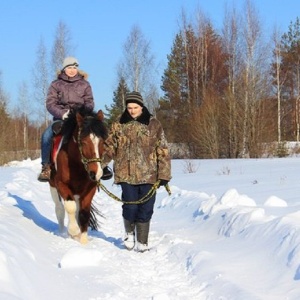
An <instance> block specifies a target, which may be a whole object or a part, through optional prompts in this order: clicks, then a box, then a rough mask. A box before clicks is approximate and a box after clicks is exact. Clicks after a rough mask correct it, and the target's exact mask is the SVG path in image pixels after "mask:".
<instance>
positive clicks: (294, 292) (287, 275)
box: [0, 158, 300, 300]
mask: <svg viewBox="0 0 300 300" xmlns="http://www.w3.org/2000/svg"><path fill="white" fill-rule="evenodd" d="M39 171H40V160H34V161H30V160H26V161H23V162H13V163H11V164H9V166H5V167H1V168H0V238H1V242H0V299H1V300H17V299H18V300H54V299H55V300H65V299H72V300H103V299H113V300H119V299H120V300H123V299H124V300H125V299H126V300H127V299H128V300H129V299H130V300H131V299H139V300H177V299H179V300H181V299H182V300H185V299H187V300H191V299H199V300H202V299H203V300H204V299H205V300H254V299H255V300H258V299H262V300H277V299H278V300H298V299H300V193H299V192H300V158H280V159H279V158H276V159H274V158H273V159H240V160H193V161H185V160H173V161H172V175H173V178H172V181H171V183H170V187H171V190H172V195H171V196H169V195H168V194H167V193H166V191H165V190H164V188H160V189H159V190H158V193H157V201H156V205H155V212H154V215H153V219H152V223H151V228H150V237H149V246H150V248H151V249H150V251H149V252H146V253H138V252H136V251H127V250H125V249H124V248H123V245H122V237H123V234H124V231H123V222H122V217H121V204H120V203H119V202H116V201H115V200H113V199H111V198H109V197H108V196H107V195H106V194H105V193H104V192H103V191H100V192H98V193H97V194H96V196H95V199H94V203H95V204H96V206H97V208H98V209H99V210H100V211H101V212H102V214H103V217H102V218H101V219H100V222H101V228H100V230H99V231H98V232H95V231H90V232H89V239H90V242H89V244H88V245H85V246H83V245H80V244H79V243H78V242H76V241H74V240H72V239H70V238H69V237H68V236H67V235H66V234H64V235H59V234H58V231H57V229H58V226H57V221H56V217H55V212H54V205H53V202H52V200H51V197H50V193H49V186H48V184H47V183H40V182H38V181H37V180H36V177H37V175H38V172H39ZM189 171H192V172H189ZM104 183H105V185H106V187H107V188H108V189H109V190H110V191H111V192H113V193H115V194H116V195H118V196H120V188H119V187H118V186H115V185H113V181H112V180H109V181H106V182H104Z"/></svg>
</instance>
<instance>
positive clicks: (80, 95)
mask: <svg viewBox="0 0 300 300" xmlns="http://www.w3.org/2000/svg"><path fill="white" fill-rule="evenodd" d="M78 66H79V63H78V60H77V59H76V58H74V57H66V58H65V59H64V62H63V66H62V69H61V70H60V71H59V72H58V75H57V79H56V80H54V81H53V82H52V83H51V85H50V87H49V90H48V94H47V99H46V107H47V110H48V112H49V113H50V114H51V115H52V116H53V121H54V122H53V123H52V124H51V125H50V126H49V127H48V128H46V130H45V131H44V133H43V135H42V141H41V151H42V155H41V158H42V171H41V173H40V174H39V176H38V180H39V181H41V182H47V181H49V178H50V173H51V168H50V166H51V158H50V156H51V145H52V139H53V134H54V133H53V128H54V127H55V124H56V125H58V123H59V122H61V120H64V119H65V118H67V117H68V114H69V112H70V111H71V110H73V109H75V108H78V107H81V106H84V107H86V108H88V109H91V110H93V109H94V98H93V93H92V88H91V85H90V83H89V82H88V81H87V77H88V76H87V74H86V73H85V72H83V71H81V70H78Z"/></svg>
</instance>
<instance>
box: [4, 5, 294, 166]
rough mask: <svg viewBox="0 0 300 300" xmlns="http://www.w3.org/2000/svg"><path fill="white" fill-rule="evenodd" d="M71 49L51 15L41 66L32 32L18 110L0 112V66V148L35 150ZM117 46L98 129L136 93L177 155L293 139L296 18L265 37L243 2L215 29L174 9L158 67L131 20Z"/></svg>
mask: <svg viewBox="0 0 300 300" xmlns="http://www.w3.org/2000/svg"><path fill="white" fill-rule="evenodd" d="M73 50H74V49H73V48H72V42H71V36H70V31H69V29H68V28H67V26H66V24H64V23H63V22H60V23H59V25H58V27H57V31H56V36H55V39H54V43H53V48H52V51H51V60H50V66H51V68H50V69H49V68H47V65H48V64H49V62H48V61H47V55H46V54H47V49H46V47H45V46H44V43H43V39H41V41H40V43H39V45H38V47H37V52H36V57H37V64H36V65H35V66H34V68H33V69H34V71H33V74H32V75H33V82H34V87H33V91H34V96H33V97H29V92H28V87H27V85H26V83H24V84H22V85H21V86H20V89H19V101H20V102H19V103H20V104H21V107H22V109H21V110H16V111H14V112H13V113H9V112H8V109H7V103H8V101H9V98H8V96H7V94H6V92H5V90H4V88H3V85H2V84H1V76H2V75H4V74H1V73H0V121H1V124H2V128H5V129H6V130H2V132H1V133H0V134H1V135H2V139H0V141H1V142H0V153H7V152H9V151H10V152H18V151H23V153H24V156H25V157H26V155H29V154H28V153H29V152H28V151H35V150H37V149H39V147H40V135H41V132H42V130H43V129H44V128H45V126H47V124H48V122H49V115H48V113H47V111H46V108H45V100H46V94H47V89H48V86H49V84H50V82H49V78H53V77H54V74H55V72H56V70H57V69H59V66H60V65H61V63H62V61H63V58H64V57H65V56H67V55H69V54H70V53H72V51H73ZM122 50H123V53H122V59H121V60H120V63H119V65H118V68H117V74H116V77H117V85H116V88H115V90H114V92H113V95H112V104H111V105H110V106H109V107H108V106H106V120H107V124H108V126H110V124H111V123H112V122H113V121H115V120H116V119H117V118H118V116H119V115H120V114H121V113H122V111H123V110H124V109H125V94H126V93H127V92H128V91H131V90H137V91H139V92H141V93H142V95H143V96H144V99H145V102H146V105H147V106H148V108H149V109H150V111H151V112H152V113H153V114H154V115H155V116H156V117H157V118H158V119H159V120H160V121H161V122H162V124H163V127H164V129H165V133H166V136H167V139H168V141H169V142H170V144H172V145H180V147H181V149H182V150H183V153H181V157H185V158H239V157H261V156H262V155H266V153H267V155H277V156H284V155H285V153H286V148H285V144H286V142H288V141H295V142H299V139H300V135H299V134H300V21H299V19H298V18H297V19H296V20H294V21H291V22H290V25H289V27H288V28H287V30H286V32H284V33H281V32H280V31H279V30H278V29H276V28H274V30H273V32H272V33H271V34H270V36H268V37H267V36H266V31H265V29H264V28H263V27H262V25H261V20H260V18H259V13H258V11H257V10H256V8H255V6H254V5H253V4H252V2H251V1H249V0H246V1H245V3H244V7H243V9H242V10H241V12H238V11H237V10H236V8H235V7H232V8H230V9H226V11H225V13H224V19H223V24H222V28H221V29H220V30H217V29H216V27H215V26H214V24H213V23H212V22H211V20H210V19H209V18H208V17H207V16H206V15H205V14H204V13H203V12H202V11H201V10H200V9H195V11H194V15H193V16H192V17H190V18H188V17H187V16H186V13H185V11H184V10H182V13H181V15H180V22H179V29H178V32H177V33H176V34H175V36H174V39H173V44H172V47H171V49H170V53H169V54H168V55H167V65H166V67H165V69H164V70H163V72H162V74H157V72H156V70H157V66H156V64H155V57H154V55H153V54H152V51H151V43H150V41H148V40H147V39H146V38H145V36H144V35H143V33H142V31H141V29H140V27H139V26H137V25H134V26H133V27H132V29H131V31H130V33H129V35H128V37H127V39H126V40H125V43H124V45H123V48H122ZM49 70H51V72H50V74H49ZM158 79H159V80H158ZM29 98H30V99H33V100H34V101H35V102H36V103H39V106H38V107H35V109H36V112H38V114H39V115H40V116H43V121H42V123H41V122H40V120H39V121H33V120H31V119H30V118H29V116H31V115H32V112H30V109H31V107H32V106H30V105H29V103H30V102H29V101H28V99H29ZM8 136H10V138H9V139H8V138H7V137H8ZM4 141H9V142H4ZM35 155H36V154H35ZM173 157H176V154H174V155H173ZM0 163H3V161H0Z"/></svg>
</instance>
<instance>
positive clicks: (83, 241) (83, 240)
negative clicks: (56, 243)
mask: <svg viewBox="0 0 300 300" xmlns="http://www.w3.org/2000/svg"><path fill="white" fill-rule="evenodd" d="M88 242H89V240H88V236H87V233H86V232H84V233H82V234H81V236H80V243H81V244H83V245H86V244H87V243H88Z"/></svg>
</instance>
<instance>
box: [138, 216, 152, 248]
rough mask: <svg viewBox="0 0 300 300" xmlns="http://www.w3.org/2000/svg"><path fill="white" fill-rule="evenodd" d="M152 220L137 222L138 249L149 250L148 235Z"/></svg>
mask: <svg viewBox="0 0 300 300" xmlns="http://www.w3.org/2000/svg"><path fill="white" fill-rule="evenodd" d="M149 228H150V221H149V222H146V223H136V234H137V251H138V252H145V251H148V250H149V249H148V235H149Z"/></svg>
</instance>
